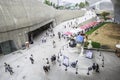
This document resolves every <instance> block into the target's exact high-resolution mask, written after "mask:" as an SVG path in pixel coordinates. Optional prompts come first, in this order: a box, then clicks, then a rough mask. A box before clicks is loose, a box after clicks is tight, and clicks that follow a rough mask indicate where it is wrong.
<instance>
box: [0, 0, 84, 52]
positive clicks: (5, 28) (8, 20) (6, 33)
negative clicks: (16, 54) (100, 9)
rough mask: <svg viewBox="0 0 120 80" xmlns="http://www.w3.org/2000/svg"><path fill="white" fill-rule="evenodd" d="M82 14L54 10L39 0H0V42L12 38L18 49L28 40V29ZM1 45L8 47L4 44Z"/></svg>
mask: <svg viewBox="0 0 120 80" xmlns="http://www.w3.org/2000/svg"><path fill="white" fill-rule="evenodd" d="M59 12H60V13H59ZM61 13H62V14H61ZM63 15H64V16H63ZM68 15H69V16H68ZM82 15H84V13H83V11H58V10H55V9H53V8H52V7H49V6H47V5H45V4H42V3H41V2H40V1H39V0H0V44H3V43H8V41H10V40H12V41H13V42H14V44H15V47H16V48H17V49H19V48H21V46H22V45H23V44H25V42H26V41H27V40H28V35H27V33H29V32H30V31H34V30H36V29H38V28H40V27H42V26H44V25H46V24H48V23H51V22H53V25H54V26H55V25H57V24H59V23H61V22H63V21H65V20H69V19H72V18H75V17H78V16H82ZM8 45H9V43H8ZM0 46H1V45H0ZM2 46H4V48H6V49H7V48H8V47H9V46H6V44H5V45H2ZM6 53H7V52H6Z"/></svg>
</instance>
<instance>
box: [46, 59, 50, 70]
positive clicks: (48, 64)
mask: <svg viewBox="0 0 120 80" xmlns="http://www.w3.org/2000/svg"><path fill="white" fill-rule="evenodd" d="M46 67H47V69H48V70H50V62H49V60H48V58H46Z"/></svg>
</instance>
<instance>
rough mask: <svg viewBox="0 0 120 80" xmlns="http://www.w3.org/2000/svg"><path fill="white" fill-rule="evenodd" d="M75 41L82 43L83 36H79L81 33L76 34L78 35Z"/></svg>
mask: <svg viewBox="0 0 120 80" xmlns="http://www.w3.org/2000/svg"><path fill="white" fill-rule="evenodd" d="M76 42H77V43H82V42H84V37H83V36H81V35H78V36H77V37H76Z"/></svg>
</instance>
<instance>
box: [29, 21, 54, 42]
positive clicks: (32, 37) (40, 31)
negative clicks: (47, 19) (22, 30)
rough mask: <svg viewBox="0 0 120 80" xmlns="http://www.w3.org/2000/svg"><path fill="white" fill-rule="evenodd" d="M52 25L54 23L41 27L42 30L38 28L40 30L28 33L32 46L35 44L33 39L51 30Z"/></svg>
mask: <svg viewBox="0 0 120 80" xmlns="http://www.w3.org/2000/svg"><path fill="white" fill-rule="evenodd" d="M50 25H52V22H51V23H49V24H46V25H44V26H42V27H40V28H38V29H36V30H34V31H31V32H29V33H28V39H29V42H30V43H31V44H33V43H34V41H33V39H34V38H36V37H38V36H39V35H40V34H41V33H42V32H44V31H45V30H47V29H48V28H50Z"/></svg>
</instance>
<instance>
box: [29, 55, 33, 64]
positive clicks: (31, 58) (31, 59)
mask: <svg viewBox="0 0 120 80" xmlns="http://www.w3.org/2000/svg"><path fill="white" fill-rule="evenodd" d="M30 61H31V64H34V59H33V57H32V56H31V57H30Z"/></svg>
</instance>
